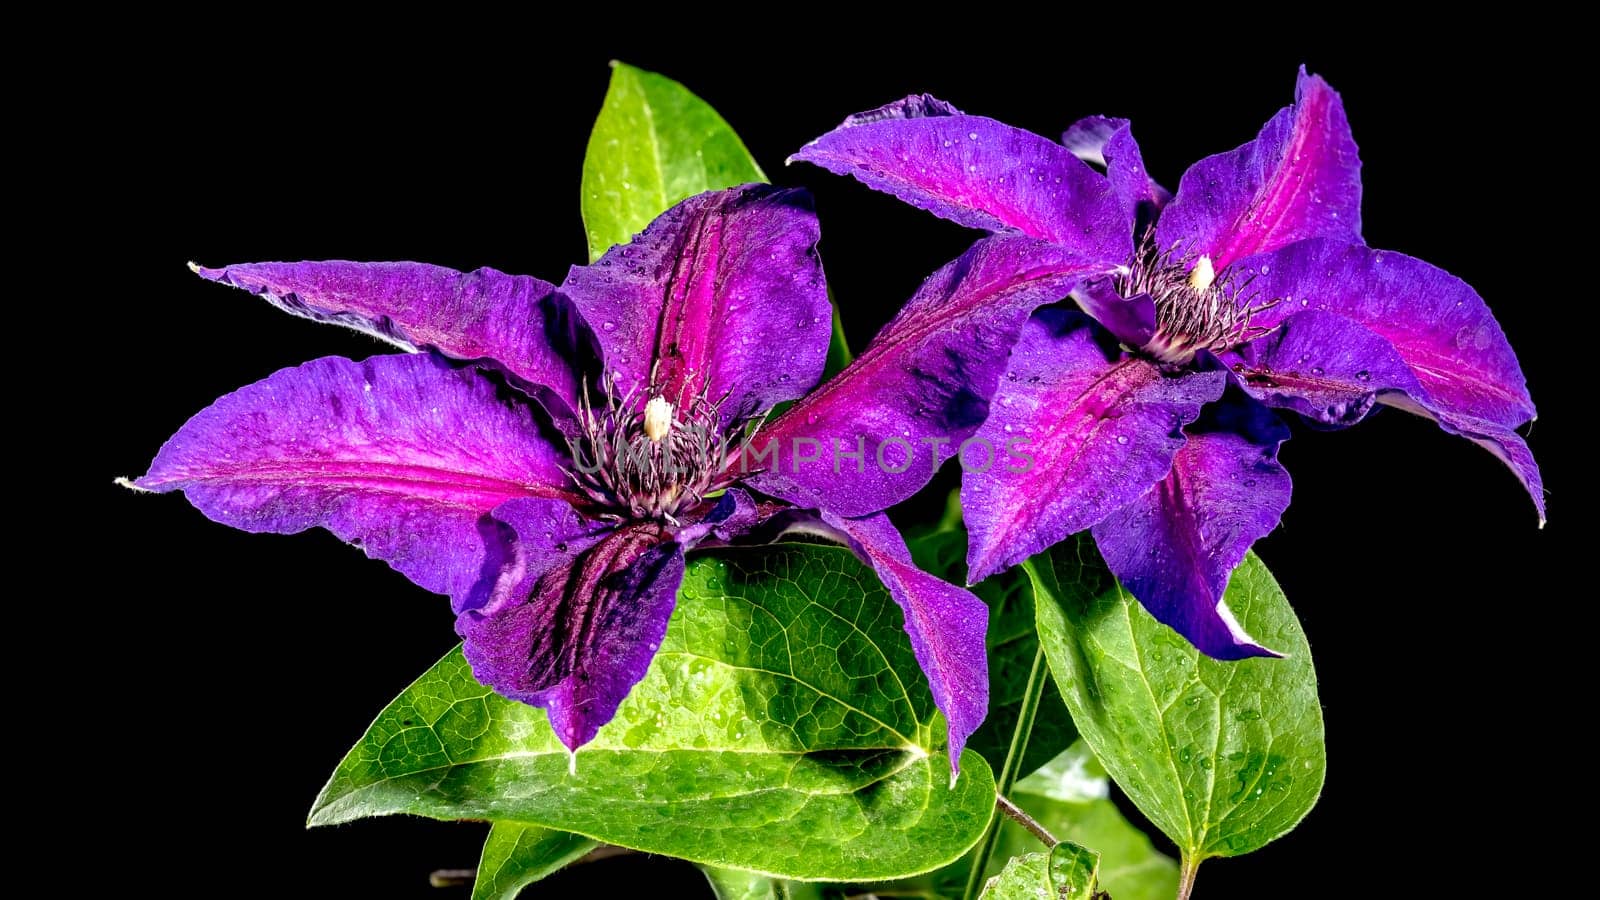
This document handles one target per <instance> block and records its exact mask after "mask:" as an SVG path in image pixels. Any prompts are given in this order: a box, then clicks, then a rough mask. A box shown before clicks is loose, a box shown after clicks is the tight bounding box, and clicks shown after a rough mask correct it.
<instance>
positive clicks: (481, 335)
mask: <svg viewBox="0 0 1600 900" xmlns="http://www.w3.org/2000/svg"><path fill="white" fill-rule="evenodd" d="M195 271H196V272H197V273H199V275H200V277H202V278H206V279H210V280H211V281H220V282H222V283H223V284H231V285H233V286H234V287H239V288H244V289H245V290H247V291H250V292H251V293H254V294H258V295H260V296H261V297H263V298H265V299H266V300H267V302H269V303H271V304H272V305H273V306H276V307H278V308H279V309H281V310H283V311H284V312H287V313H291V314H293V315H297V316H302V317H304V318H307V319H313V320H315V321H318V322H328V323H331V324H334V325H344V326H346V327H348V328H354V329H356V330H357V331H361V332H365V333H367V334H370V335H373V336H375V337H378V338H382V339H383V340H386V341H389V342H390V343H393V344H396V345H398V346H400V347H402V348H404V349H406V350H422V349H434V350H438V351H440V352H442V353H444V354H446V355H448V356H453V357H455V358H457V359H486V360H492V361H494V362H495V363H497V364H499V365H500V366H501V367H502V368H503V369H504V370H505V371H506V372H508V373H510V374H511V375H513V376H515V377H517V378H519V379H521V380H522V381H523V382H525V383H526V384H528V385H531V386H535V387H542V388H547V389H549V390H550V391H551V392H552V393H553V394H555V396H556V397H558V398H560V400H561V401H562V402H564V403H565V404H567V405H568V408H569V409H570V408H571V404H572V401H573V399H574V398H575V397H576V396H577V391H578V385H579V379H580V378H581V373H580V372H579V371H578V369H577V368H576V367H575V366H574V365H573V363H572V360H573V359H575V358H576V356H575V348H576V347H577V346H578V344H579V341H580V340H581V339H580V338H579V337H578V333H577V328H578V326H577V323H576V321H575V319H574V317H573V315H572V312H571V310H570V308H568V307H567V306H566V304H564V303H562V302H560V301H559V300H558V299H557V298H556V297H555V296H554V291H555V287H554V286H553V285H551V284H550V283H549V282H547V281H541V280H540V279H538V278H533V277H531V276H528V275H507V274H505V273H504V272H498V271H496V270H494V269H490V268H482V269H477V270H475V271H472V272H457V271H456V270H454V269H447V268H444V267H443V266H430V265H427V264H425V263H413V262H377V263H361V262H345V261H343V260H330V261H326V262H293V263H281V262H269V263H244V264H241V265H235V266H224V267H222V268H220V269H208V268H203V267H197V268H196V269H195ZM567 411H568V410H557V412H559V413H564V412H567Z"/></svg>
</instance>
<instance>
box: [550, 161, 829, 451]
mask: <svg viewBox="0 0 1600 900" xmlns="http://www.w3.org/2000/svg"><path fill="white" fill-rule="evenodd" d="M817 238H818V229H817V218H816V214H815V213H814V212H812V209H811V200H810V198H809V196H807V195H806V193H805V192H804V191H800V190H795V189H780V188H775V187H772V186H770V185H747V186H745V187H741V188H733V189H730V190H727V191H715V192H711V193H707V194H701V195H699V196H696V197H691V198H689V199H688V200H685V201H684V202H682V203H680V204H678V205H677V206H675V207H673V208H672V209H671V210H668V211H667V212H666V213H664V214H662V216H661V217H660V218H658V219H656V220H655V221H654V222H652V223H650V226H649V227H648V228H646V229H645V230H644V231H643V232H642V233H640V234H639V236H638V237H636V238H634V239H633V241H632V242H631V243H628V244H623V245H620V246H617V247H613V248H611V249H610V250H608V251H607V252H606V254H605V255H604V256H602V257H601V258H600V259H599V260H597V261H596V262H595V263H594V264H593V265H589V266H576V267H574V268H573V269H572V271H571V273H570V274H568V276H567V280H566V282H565V283H564V284H563V285H562V287H561V291H562V293H563V294H565V295H566V296H567V297H569V298H571V300H572V302H573V303H574V304H575V305H576V306H577V308H578V309H579V310H580V311H581V312H582V313H583V317H584V319H585V320H586V321H587V322H588V323H589V326H590V328H591V329H593V330H594V333H595V336H596V338H597V339H598V340H599V342H600V346H601V347H602V349H603V350H604V352H605V364H606V369H607V371H608V372H610V373H612V374H613V375H614V377H615V379H616V388H615V390H616V392H617V393H619V394H626V393H628V392H629V391H633V390H643V389H644V388H645V387H647V386H648V385H649V384H650V382H651V378H652V375H653V376H654V385H655V391H656V393H657V394H658V395H660V396H664V397H665V398H666V399H667V400H669V401H671V402H672V403H674V404H675V405H678V406H682V405H683V404H684V403H685V402H687V401H688V400H691V399H693V398H695V397H697V396H700V395H701V393H702V392H703V393H704V394H705V395H706V397H707V398H708V399H710V400H712V401H722V404H723V406H722V413H723V414H722V421H723V423H724V424H726V423H727V422H730V421H734V420H737V419H741V418H745V417H749V416H752V415H755V414H757V413H759V412H761V411H764V410H766V409H769V408H771V407H772V406H773V405H774V404H776V403H779V402H781V401H784V400H792V399H794V398H796V397H799V396H801V395H802V394H804V393H805V392H806V391H808V390H810V389H811V387H812V386H813V385H815V384H816V382H817V379H818V378H819V377H821V375H822V367H823V364H824V362H825V361H826V359H827V354H828V339H829V337H830V335H831V330H830V329H831V323H832V315H833V309H832V307H831V306H830V305H829V303H828V290H827V286H826V284H825V283H824V280H823V275H822V265H821V263H820V262H819V261H818V259H817V254H816V244H817Z"/></svg>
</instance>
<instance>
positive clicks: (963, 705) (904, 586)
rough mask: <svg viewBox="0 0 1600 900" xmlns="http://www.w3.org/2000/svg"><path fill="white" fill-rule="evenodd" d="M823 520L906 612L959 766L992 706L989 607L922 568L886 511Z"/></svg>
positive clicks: (826, 515) (919, 659)
mask: <svg viewBox="0 0 1600 900" xmlns="http://www.w3.org/2000/svg"><path fill="white" fill-rule="evenodd" d="M822 521H823V523H824V524H825V525H827V526H828V527H829V528H830V529H832V530H833V531H834V532H836V533H837V535H836V536H837V537H840V538H842V539H843V540H844V542H845V543H847V544H849V545H850V548H851V549H852V550H854V551H855V553H856V555H857V556H859V557H861V559H862V561H863V562H865V563H867V564H868V565H870V566H872V568H873V569H874V570H875V571H876V572H877V573H878V577H879V578H880V579H882V580H883V585H884V587H886V588H888V589H889V595H890V596H892V597H894V600H895V602H896V603H898V604H900V608H901V609H902V610H904V611H905V614H906V634H907V635H908V636H909V637H910V638H911V651H912V653H914V654H916V657H917V663H918V664H919V665H921V666H922V671H923V672H924V673H926V674H927V676H928V686H929V687H930V688H932V689H933V702H934V703H935V704H936V705H937V706H938V707H939V711H940V712H942V713H944V717H945V721H946V723H947V725H948V728H949V739H950V743H949V751H950V752H949V755H950V768H951V771H952V772H953V771H955V769H956V767H957V766H958V764H959V762H960V759H961V749H962V748H963V747H965V746H966V744H967V738H968V737H969V736H971V734H972V732H974V731H976V730H977V729H978V726H979V725H980V724H982V723H983V717H984V716H985V715H986V714H987V713H988V710H989V662H988V657H987V652H986V650H985V645H984V634H985V633H986V632H987V631H988V628H989V608H988V607H987V606H985V605H984V603H983V601H982V600H979V599H978V598H977V597H976V596H974V595H973V594H972V592H971V591H968V590H966V589H964V588H960V587H957V586H956V585H953V584H951V583H949V582H947V581H944V580H942V579H939V578H935V577H933V576H932V575H929V574H928V573H927V572H924V571H922V570H921V569H919V568H917V567H916V565H915V564H914V563H913V562H912V561H911V552H910V551H909V550H907V549H906V542H905V538H903V537H901V536H900V532H899V531H898V530H897V529H896V528H895V527H894V523H892V522H890V521H889V517H888V516H885V515H883V514H881V513H879V514H877V515H873V516H867V517H866V518H861V519H848V518H844V517H841V516H836V515H833V514H832V513H828V512H823V513H822Z"/></svg>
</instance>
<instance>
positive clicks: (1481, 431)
mask: <svg viewBox="0 0 1600 900" xmlns="http://www.w3.org/2000/svg"><path fill="white" fill-rule="evenodd" d="M1378 402H1379V403H1382V404H1384V405H1385V406H1393V407H1395V408H1396V409H1403V410H1405V411H1407V412H1412V413H1416V414H1417V415H1419V416H1427V417H1428V418H1430V419H1432V420H1434V421H1435V422H1437V423H1439V427H1440V428H1442V429H1444V430H1445V431H1446V432H1448V433H1450V434H1454V435H1459V436H1461V437H1464V438H1466V439H1467V440H1469V441H1472V442H1473V443H1474V444H1477V445H1478V446H1480V447H1482V448H1484V449H1485V450H1488V451H1489V452H1490V453H1493V454H1494V455H1495V458H1497V459H1499V460H1500V461H1501V462H1503V463H1505V464H1506V465H1507V466H1509V467H1510V469H1511V471H1512V473H1513V474H1514V475H1516V476H1517V480H1518V481H1520V482H1522V486H1523V488H1524V489H1525V490H1527V492H1528V496H1529V497H1531V498H1533V505H1534V508H1535V509H1537V510H1538V511H1539V527H1540V528H1543V527H1544V523H1545V508H1544V478H1543V476H1541V475H1540V474H1539V465H1538V463H1536V462H1535V461H1534V459H1533V451H1531V450H1529V449H1528V442H1527V441H1525V440H1523V439H1522V435H1519V434H1517V433H1516V432H1515V431H1512V430H1511V429H1509V428H1505V427H1502V426H1500V425H1497V424H1495V423H1493V422H1490V421H1488V420H1486V419H1478V418H1474V417H1472V416H1468V415H1462V414H1461V413H1457V412H1452V411H1450V410H1448V409H1440V408H1437V407H1434V406H1433V405H1432V404H1431V403H1430V402H1429V401H1427V400H1426V399H1424V400H1422V401H1419V400H1417V399H1416V398H1413V397H1408V396H1406V395H1405V394H1400V393H1390V394H1380V395H1379V397H1378Z"/></svg>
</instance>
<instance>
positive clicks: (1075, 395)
mask: <svg viewBox="0 0 1600 900" xmlns="http://www.w3.org/2000/svg"><path fill="white" fill-rule="evenodd" d="M1226 383H1227V376H1226V374H1225V373H1223V372H1222V371H1220V370H1213V371H1207V372H1182V373H1177V374H1166V373H1163V372H1162V371H1161V370H1160V369H1159V368H1157V367H1156V366H1155V365H1153V364H1151V363H1150V362H1147V361H1146V360H1144V359H1142V358H1140V357H1134V356H1128V355H1125V354H1124V353H1122V352H1121V350H1119V349H1118V347H1117V346H1116V343H1115V340H1114V339H1112V338H1111V336H1110V335H1108V334H1107V333H1106V332H1105V331H1103V330H1101V329H1100V328H1099V327H1098V326H1096V325H1095V324H1094V322H1093V321H1092V320H1091V319H1089V317H1087V316H1085V315H1083V314H1082V313H1079V312H1076V311H1073V310H1067V309H1061V308H1053V309H1047V310H1042V311H1040V312H1039V313H1038V314H1036V315H1035V316H1034V317H1033V318H1032V319H1030V320H1029V321H1028V324H1027V325H1026V326H1025V327H1024V328H1023V330H1022V337H1021V339H1020V340H1018V341H1017V345H1016V349H1015V350H1013V351H1012V354H1011V359H1010V361H1009V363H1008V364H1007V366H1006V375H1005V378H1003V379H1002V380H1001V381H1000V386H999V388H998V389H997V390H996V391H995V397H994V402H993V403H992V404H991V405H990V410H991V412H990V415H989V419H988V421H987V422H985V423H984V424H983V427H982V428H981V429H979V431H978V434H977V437H978V439H980V440H982V441H984V442H985V443H986V444H987V445H988V446H991V447H994V448H996V451H997V452H996V457H997V459H996V461H995V463H994V464H993V465H991V466H989V467H988V468H987V469H980V468H979V467H978V466H977V465H975V464H974V461H973V460H971V459H970V458H969V459H968V461H967V465H966V466H965V469H964V471H963V473H962V480H961V509H962V512H963V513H964V515H965V517H966V521H967V529H968V532H969V533H970V535H971V543H970V544H969V547H968V551H967V571H968V575H967V580H968V582H969V583H973V584H976V583H977V582H979V581H982V580H983V579H985V578H987V577H989V576H990V575H993V574H995V573H996V572H999V571H1000V570H1002V569H1004V568H1006V567H1007V566H1011V565H1014V564H1016V563H1019V562H1021V561H1022V560H1024V559H1027V558H1028V557H1029V556H1032V555H1033V554H1035V553H1038V552H1039V551H1041V550H1043V549H1045V548H1046V547H1049V546H1051V545H1052V544H1055V543H1057V542H1058V541H1060V540H1062V539H1063V538H1065V537H1066V536H1067V535H1069V534H1072V533H1074V532H1077V531H1082V530H1083V529H1085V528H1088V527H1089V526H1091V525H1093V524H1094V523H1096V522H1098V521H1100V520H1101V519H1103V518H1105V517H1106V516H1107V515H1109V514H1110V513H1111V512H1112V511H1114V510H1116V509H1118V508H1120V507H1122V506H1124V505H1126V504H1127V503H1129V502H1131V501H1133V500H1134V499H1135V498H1137V497H1138V496H1139V495H1140V494H1143V493H1144V492H1145V491H1146V490H1148V489H1149V488H1150V485H1152V484H1154V483H1155V482H1157V481H1159V480H1160V479H1161V478H1162V476H1164V475H1165V474H1166V473H1167V469H1168V468H1169V467H1170V466H1171V465H1172V455H1173V454H1174V453H1176V452H1177V451H1178V448H1180V447H1182V446H1183V431H1182V428H1183V426H1184V425H1186V424H1188V423H1189V422H1192V421H1194V420H1195V418H1196V417H1197V416H1199V415H1200V408H1201V406H1203V405H1204V404H1206V403H1209V402H1211V401H1213V400H1215V399H1217V398H1218V397H1219V396H1221V395H1222V389H1223V386H1224V385H1225V384H1226ZM978 462H981V460H980V461H978Z"/></svg>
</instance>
